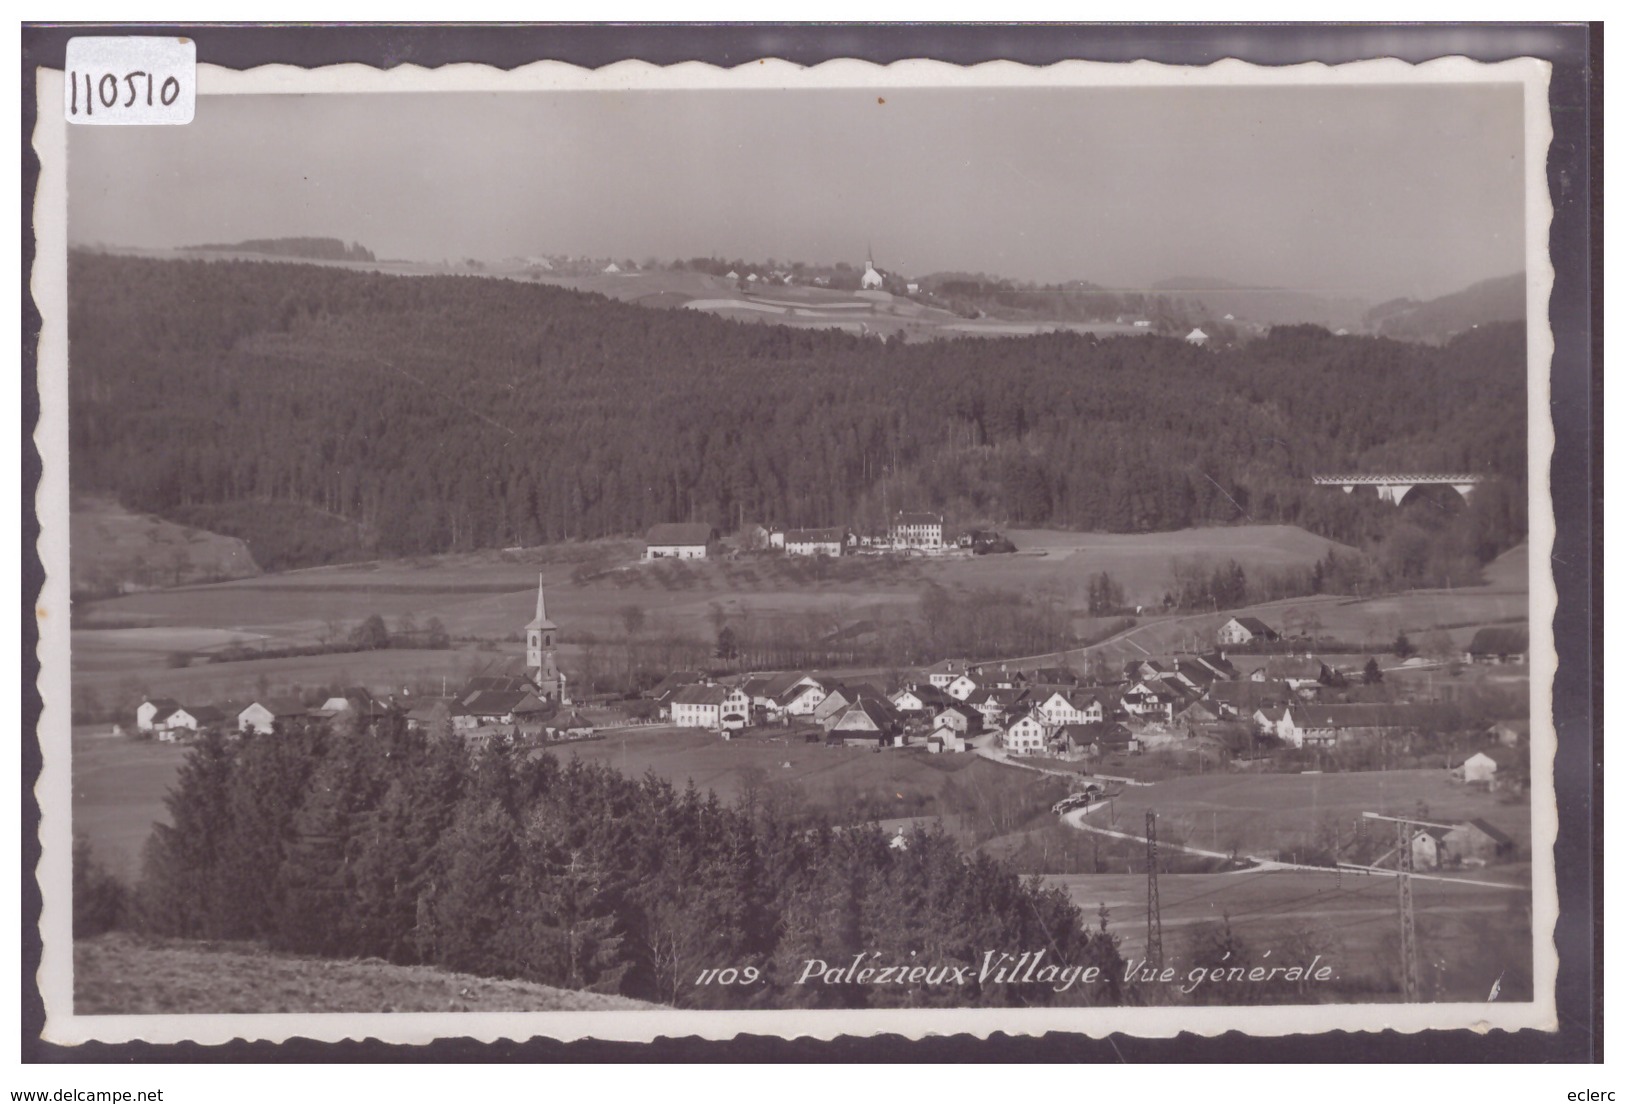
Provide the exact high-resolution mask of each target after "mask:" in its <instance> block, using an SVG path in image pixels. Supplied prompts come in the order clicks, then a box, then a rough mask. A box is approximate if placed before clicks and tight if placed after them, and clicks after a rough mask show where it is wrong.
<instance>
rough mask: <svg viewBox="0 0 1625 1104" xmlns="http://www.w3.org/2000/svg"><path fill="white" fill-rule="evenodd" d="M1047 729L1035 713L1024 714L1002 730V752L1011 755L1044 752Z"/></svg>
mask: <svg viewBox="0 0 1625 1104" xmlns="http://www.w3.org/2000/svg"><path fill="white" fill-rule="evenodd" d="M1048 735H1049V729H1048V728H1047V727H1046V726H1045V724H1044V722H1043V721H1042V720H1040V719H1039V718H1038V716H1037V714H1036V713H1024V714H1022V715H1021V716H1020V717H1018V718H1016V719H1015V720H1014V721H1012V722H1010V724H1009V726H1008V727H1007V728H1005V730H1004V750H1005V751H1008V752H1009V753H1010V754H1011V755H1037V754H1039V753H1041V752H1042V751H1043V750H1044V740H1045V739H1046V738H1047V737H1048Z"/></svg>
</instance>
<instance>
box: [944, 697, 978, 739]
mask: <svg viewBox="0 0 1625 1104" xmlns="http://www.w3.org/2000/svg"><path fill="white" fill-rule="evenodd" d="M973 713H975V710H973V709H971V707H970V706H968V705H950V706H946V707H944V708H943V709H941V710H939V711H938V713H937V715H936V717H935V718H933V720H934V722H935V725H936V727H937V728H942V727H944V726H946V727H948V728H951V729H953V730H954V731H955V732H957V733H959V734H960V735H961V736H964V735H966V734H967V733H969V732H970V727H971V715H972V714H973ZM976 717H977V719H978V720H980V719H981V715H980V714H976Z"/></svg>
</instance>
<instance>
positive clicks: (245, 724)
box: [237, 698, 305, 735]
mask: <svg viewBox="0 0 1625 1104" xmlns="http://www.w3.org/2000/svg"><path fill="white" fill-rule="evenodd" d="M304 715H305V707H304V706H302V705H300V704H299V703H298V702H297V701H295V700H293V699H292V698H256V699H255V700H254V701H252V702H250V703H249V705H248V706H247V708H245V709H243V711H242V712H240V713H238V714H237V727H238V728H239V729H240V730H242V731H243V732H258V733H260V734H261V735H267V734H269V733H270V732H271V731H273V730H274V729H275V728H276V724H277V722H278V721H283V722H286V721H292V720H297V719H298V718H300V717H303V716H304Z"/></svg>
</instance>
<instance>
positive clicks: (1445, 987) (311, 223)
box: [32, 50, 1557, 1043]
mask: <svg viewBox="0 0 1625 1104" xmlns="http://www.w3.org/2000/svg"><path fill="white" fill-rule="evenodd" d="M70 56H71V55H70ZM186 56H188V55H186V53H185V51H184V50H181V51H173V50H171V51H168V52H166V53H163V57H164V58H169V59H173V58H177V57H178V58H180V60H179V61H172V60H165V61H163V62H161V63H159V62H152V63H148V69H140V68H139V67H136V68H131V69H130V70H129V71H128V72H126V71H123V70H120V69H119V68H118V64H119V63H118V62H117V54H116V51H114V52H113V53H111V54H108V53H105V52H103V53H95V54H85V55H83V57H86V58H90V59H91V60H81V61H78V62H75V63H74V65H73V66H70V70H71V71H68V72H56V71H45V72H41V73H40V74H39V79H38V83H37V92H38V103H39V105H40V107H39V116H38V124H37V128H36V129H35V131H34V134H33V147H34V149H35V151H36V152H37V153H38V156H39V158H40V164H41V174H40V180H39V189H38V195H37V203H36V207H35V230H36V233H37V235H38V252H37V264H36V268H35V271H34V274H33V285H32V286H33V294H34V296H35V297H36V299H37V301H38V303H39V305H40V309H41V312H42V315H43V318H44V329H43V333H42V337H41V354H40V371H39V387H40V397H41V419H40V424H39V428H38V433H37V437H36V440H37V442H38V447H39V449H40V452H41V455H42V458H43V464H44V478H43V480H42V482H41V483H40V486H39V492H38V500H37V505H38V514H39V517H40V520H41V523H42V528H43V532H42V536H41V539H40V544H39V549H40V556H41V559H42V561H43V563H44V565H45V569H46V572H47V577H46V582H45V586H44V590H43V593H42V594H41V596H40V599H39V610H40V620H39V625H40V633H41V642H40V653H39V654H40V659H41V665H42V671H41V675H40V680H39V687H40V692H41V695H42V697H43V700H44V713H43V717H42V719H41V723H40V727H39V731H38V738H39V741H40V744H41V747H42V751H43V756H44V769H43V772H42V774H41V777H40V780H39V785H38V788H37V791H36V792H37V795H38V800H39V803H40V806H41V809H42V815H43V820H42V824H41V828H40V839H41V842H42V847H43V859H42V860H41V863H40V865H39V870H38V873H39V881H40V885H41V887H42V892H43V894H44V901H45V904H44V910H43V915H42V919H41V937H42V939H43V941H44V957H43V961H42V965H41V969H40V973H39V984H40V988H41V991H42V994H43V996H44V999H45V1004H46V1012H47V1021H46V1027H45V1037H46V1038H47V1039H48V1040H50V1041H53V1042H58V1043H76V1042H83V1041H87V1040H100V1041H124V1040H136V1039H140V1040H149V1041H155V1042H166V1041H176V1040H197V1041H202V1042H219V1041H225V1040H232V1039H250V1040H253V1039H272V1040H277V1039H285V1038H289V1037H293V1036H299V1037H304V1038H310V1039H326V1040H336V1039H347V1038H379V1039H384V1040H390V1041H398V1042H421V1041H426V1040H432V1039H435V1038H440V1037H447V1036H466V1037H470V1038H474V1039H484V1040H493V1039H527V1038H532V1037H548V1038H554V1039H562V1040H568V1039H581V1038H596V1039H624V1040H647V1039H653V1038H656V1037H660V1036H692V1037H699V1038H711V1039H726V1038H731V1037H733V1036H735V1035H737V1034H740V1033H750V1034H756V1035H768V1036H775V1035H776V1036H780V1037H783V1038H791V1037H797V1036H811V1037H815V1038H833V1037H836V1036H839V1035H864V1036H867V1035H875V1034H879V1033H893V1034H900V1035H902V1036H905V1037H908V1038H921V1037H924V1036H927V1035H948V1034H956V1033H966V1034H969V1035H973V1036H982V1037H985V1036H987V1035H988V1034H990V1033H993V1032H1003V1033H1006V1034H1010V1035H1037V1034H1041V1033H1045V1032H1071V1033H1078V1034H1081V1035H1093V1036H1100V1035H1104V1034H1106V1033H1108V1032H1120V1033H1127V1034H1133V1035H1142V1036H1151V1037H1168V1036H1172V1035H1175V1034H1177V1033H1179V1032H1194V1033H1197V1034H1199V1035H1213V1034H1218V1033H1221V1032H1225V1031H1231V1030H1239V1031H1243V1032H1247V1033H1251V1034H1254V1035H1287V1034H1294V1033H1307V1032H1322V1031H1328V1030H1333V1029H1343V1030H1351V1031H1375V1030H1380V1029H1385V1028H1394V1029H1397V1030H1399V1031H1405V1032H1411V1031H1417V1030H1421V1029H1425V1028H1466V1027H1475V1028H1497V1027H1499V1028H1509V1029H1518V1028H1536V1029H1543V1030H1550V1029H1554V1028H1555V1026H1556V1017H1555V1012H1554V979H1555V977H1556V970H1557V952H1556V949H1555V946H1554V942H1553V931H1554V924H1555V921H1556V918H1557V898H1556V893H1555V889H1554V885H1555V882H1554V870H1553V852H1552V845H1553V840H1554V838H1555V837H1556V824H1557V819H1556V817H1557V814H1556V805H1555V802H1554V798H1553V771H1552V755H1553V749H1554V746H1555V735H1554V727H1553V719H1552V718H1553V709H1552V685H1553V675H1554V670H1555V664H1556V661H1555V652H1554V647H1553V633H1552V615H1553V609H1554V606H1555V592H1554V589H1553V581H1552V573H1551V570H1550V552H1551V547H1552V540H1553V532H1554V528H1553V526H1554V523H1553V515H1552V506H1551V501H1550V497H1549V494H1548V491H1547V487H1548V469H1549V464H1550V456H1551V451H1552V444H1553V435H1552V428H1551V422H1550V417H1549V404H1548V401H1547V399H1548V394H1549V370H1550V363H1551V357H1552V349H1553V342H1552V336H1551V332H1550V329H1549V327H1548V323H1547V302H1548V296H1549V294H1550V290H1551V286H1552V271H1553V270H1552V265H1551V263H1550V260H1549V258H1548V255H1547V244H1546V243H1547V231H1548V226H1549V224H1550V220H1551V213H1552V204H1551V202H1550V199H1549V197H1548V193H1547V186H1546V178H1545V164H1546V152H1547V147H1548V145H1549V143H1550V142H1551V137H1552V129H1551V122H1550V112H1549V109H1548V81H1549V69H1548V66H1547V64H1546V63H1544V62H1541V61H1537V60H1530V59H1524V60H1510V61H1505V62H1499V63H1494V64H1483V63H1478V62H1473V61H1468V60H1465V59H1462V58H1452V59H1444V60H1438V61H1433V62H1428V63H1425V64H1418V65H1412V64H1407V63H1404V62H1401V61H1398V60H1385V61H1369V62H1359V63H1354V64H1349V65H1338V66H1326V65H1319V64H1316V65H1300V66H1280V67H1256V66H1251V65H1247V64H1244V63H1241V62H1238V61H1222V62H1219V63H1217V64H1213V65H1210V66H1205V67H1180V66H1168V65H1154V64H1150V63H1145V62H1140V63H1135V64H1128V65H1112V64H1097V63H1084V62H1068V63H1063V64H1059V65H1054V66H1048V67H1043V68H1030V67H1026V66H1021V65H1016V64H1012V63H1008V62H1001V63H992V64H987V65H980V66H975V67H969V68H962V67H956V66H952V65H947V64H942V63H937V62H930V61H918V62H902V63H897V64H893V65H887V66H879V65H872V64H868V63H862V62H856V61H836V62H830V63H828V64H822V65H817V66H812V67H801V66H797V65H792V64H788V63H785V62H780V61H775V60H773V59H766V58H764V59H762V60H761V61H759V62H752V63H751V64H747V65H741V66H739V67H736V68H732V69H719V68H714V67H710V66H706V65H699V64H684V65H678V66H672V67H666V68H662V67H658V66H654V65H649V64H644V63H641V62H626V63H620V64H615V65H611V66H607V67H605V68H602V69H598V70H587V69H578V68H573V67H571V66H568V65H564V64H560V63H552V62H542V63H537V64H535V65H530V66H525V67H523V68H520V69H517V70H513V71H503V70H499V69H495V68H487V67H483V66H472V65H463V66H449V67H446V68H441V69H434V70H427V69H419V68H415V67H413V66H409V65H408V66H400V67H397V68H394V69H390V70H380V69H370V68H366V67H364V66H359V65H343V66H336V67H331V68H317V69H302V68H296V67H292V66H269V67H263V68H258V69H251V70H248V71H245V72H235V71H230V70H225V69H221V68H216V67H213V66H210V65H201V66H197V67H196V71H195V74H192V76H193V78H194V79H195V84H193V85H187V84H185V83H184V81H182V80H181V79H180V78H178V77H177V78H176V80H175V83H174V84H173V86H171V84H170V83H169V78H168V77H167V76H164V75H163V72H162V71H161V70H159V69H154V68H153V67H155V66H159V65H160V64H161V65H170V64H176V65H184V64H185V58H186ZM108 58H113V60H111V61H110V60H108ZM132 64H133V63H132ZM149 69H151V70H152V71H151V72H149ZM191 88H195V103H193V104H188V103H187V102H185V101H186V97H187V96H189V95H190V94H191V93H190V91H189V89H191ZM58 105H60V108H59V107H58ZM92 112H95V113H96V116H95V118H93V119H92V118H89V117H88V116H89V115H90V113H92ZM119 112H128V113H129V117H122V116H118V114H117V113H119Z"/></svg>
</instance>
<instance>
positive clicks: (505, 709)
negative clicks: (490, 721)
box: [463, 690, 542, 717]
mask: <svg viewBox="0 0 1625 1104" xmlns="http://www.w3.org/2000/svg"><path fill="white" fill-rule="evenodd" d="M527 699H528V700H527ZM541 704H542V703H541V701H540V700H539V699H537V698H536V696H535V695H533V694H532V693H531V692H530V691H528V690H476V691H474V693H472V694H470V695H468V697H466V698H464V699H463V707H464V708H465V709H466V710H467V712H468V715H469V716H473V717H501V716H505V715H507V714H509V713H512V712H514V711H516V710H519V711H522V712H535V711H536V707H538V706H540V705H541ZM527 707H528V708H527Z"/></svg>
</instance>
